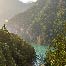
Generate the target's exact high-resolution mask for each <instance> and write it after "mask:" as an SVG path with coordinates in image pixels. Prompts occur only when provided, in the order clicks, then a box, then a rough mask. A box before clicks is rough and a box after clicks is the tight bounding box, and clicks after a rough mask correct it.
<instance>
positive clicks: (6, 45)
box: [0, 27, 35, 66]
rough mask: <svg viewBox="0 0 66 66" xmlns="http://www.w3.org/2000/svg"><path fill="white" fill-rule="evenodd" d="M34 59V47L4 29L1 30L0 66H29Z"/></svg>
mask: <svg viewBox="0 0 66 66" xmlns="http://www.w3.org/2000/svg"><path fill="white" fill-rule="evenodd" d="M34 59H35V51H34V48H33V47H31V46H30V45H29V44H28V43H27V42H26V41H24V40H23V39H20V37H19V36H17V35H15V34H13V33H9V32H8V30H7V29H5V28H4V27H3V29H0V66H29V64H32V62H33V61H34Z"/></svg>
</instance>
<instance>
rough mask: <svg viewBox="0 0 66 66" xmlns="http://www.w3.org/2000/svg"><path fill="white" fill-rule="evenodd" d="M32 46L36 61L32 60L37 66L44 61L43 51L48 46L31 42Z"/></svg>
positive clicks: (44, 51)
mask: <svg viewBox="0 0 66 66" xmlns="http://www.w3.org/2000/svg"><path fill="white" fill-rule="evenodd" d="M32 46H33V47H34V49H35V52H36V61H35V62H34V66H39V65H40V64H43V63H44V58H45V57H46V54H45V53H46V51H47V49H48V46H44V45H37V44H32Z"/></svg>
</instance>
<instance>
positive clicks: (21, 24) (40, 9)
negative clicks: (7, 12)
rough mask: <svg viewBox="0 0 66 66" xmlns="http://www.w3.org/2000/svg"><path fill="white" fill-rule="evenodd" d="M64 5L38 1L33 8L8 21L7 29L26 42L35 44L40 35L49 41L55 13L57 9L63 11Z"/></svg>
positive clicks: (55, 0) (62, 0)
mask: <svg viewBox="0 0 66 66" xmlns="http://www.w3.org/2000/svg"><path fill="white" fill-rule="evenodd" d="M65 3H66V1H65V0H38V2H37V3H35V5H34V6H33V7H31V8H30V9H28V10H27V11H25V12H24V13H20V14H18V15H16V16H15V17H13V18H12V19H11V20H9V23H8V24H7V25H8V28H9V30H11V31H13V32H14V33H18V34H19V35H20V36H22V37H23V38H24V39H26V40H28V41H34V42H36V40H37V37H39V36H40V35H42V36H43V38H44V40H45V38H46V39H49V38H50V37H52V33H51V29H52V28H53V26H52V25H54V21H55V20H56V19H57V12H58V10H59V11H60V9H59V8H63V9H65V7H66V5H65ZM64 13H65V12H64ZM65 14H66V13H65ZM63 16H64V19H65V15H63ZM63 16H62V17H63ZM11 28H12V29H11ZM47 36H48V37H47Z"/></svg>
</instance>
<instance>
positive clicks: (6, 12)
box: [0, 0, 34, 25]
mask: <svg viewBox="0 0 66 66" xmlns="http://www.w3.org/2000/svg"><path fill="white" fill-rule="evenodd" d="M25 1H26V0H21V1H19V0H0V25H2V24H4V22H5V20H7V19H10V18H12V17H13V16H15V15H16V14H18V13H21V12H24V11H25V10H27V9H28V8H30V7H31V6H32V5H33V4H32V3H29V2H30V0H28V1H27V2H26V3H23V2H25ZM33 2H34V1H33Z"/></svg>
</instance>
